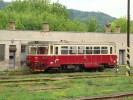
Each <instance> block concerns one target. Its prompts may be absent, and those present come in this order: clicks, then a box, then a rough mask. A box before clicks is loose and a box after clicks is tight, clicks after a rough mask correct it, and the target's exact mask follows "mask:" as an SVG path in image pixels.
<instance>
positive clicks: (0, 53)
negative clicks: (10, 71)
mask: <svg viewBox="0 0 133 100" xmlns="http://www.w3.org/2000/svg"><path fill="white" fill-rule="evenodd" d="M3 60H5V44H0V61H3Z"/></svg>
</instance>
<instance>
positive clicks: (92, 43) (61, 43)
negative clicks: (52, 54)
mask: <svg viewBox="0 0 133 100" xmlns="http://www.w3.org/2000/svg"><path fill="white" fill-rule="evenodd" d="M28 44H29V45H48V44H51V45H115V42H86V41H65V40H64V41H31V42H28Z"/></svg>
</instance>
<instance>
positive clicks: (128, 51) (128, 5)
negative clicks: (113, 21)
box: [126, 0, 130, 76]
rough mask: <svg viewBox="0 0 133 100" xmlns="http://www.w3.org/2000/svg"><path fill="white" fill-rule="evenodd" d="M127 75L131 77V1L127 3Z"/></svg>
mask: <svg viewBox="0 0 133 100" xmlns="http://www.w3.org/2000/svg"><path fill="white" fill-rule="evenodd" d="M126 70H127V72H126V75H127V76H130V0H128V1H127V65H126Z"/></svg>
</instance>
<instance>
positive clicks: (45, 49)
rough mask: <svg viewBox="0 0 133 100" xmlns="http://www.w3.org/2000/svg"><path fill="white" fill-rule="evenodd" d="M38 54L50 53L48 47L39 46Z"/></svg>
mask: <svg viewBox="0 0 133 100" xmlns="http://www.w3.org/2000/svg"><path fill="white" fill-rule="evenodd" d="M37 54H48V47H38V50H37Z"/></svg>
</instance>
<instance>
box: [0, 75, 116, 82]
mask: <svg viewBox="0 0 133 100" xmlns="http://www.w3.org/2000/svg"><path fill="white" fill-rule="evenodd" d="M104 77H117V76H116V75H93V76H86V75H80V76H78V75H65V76H63V77H53V78H52V77H49V78H47V77H45V78H42V77H41V78H33V77H32V78H20V77H17V78H16V79H15V78H13V79H9V77H1V78H0V79H2V80H0V83H1V84H2V83H16V82H37V81H46V82H48V81H58V80H67V79H81V78H104ZM10 78H11V77H10Z"/></svg>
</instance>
